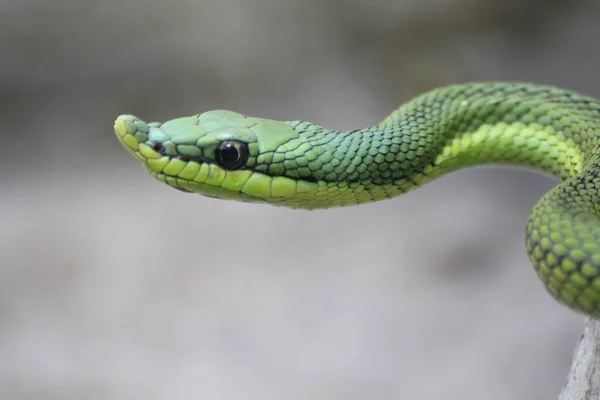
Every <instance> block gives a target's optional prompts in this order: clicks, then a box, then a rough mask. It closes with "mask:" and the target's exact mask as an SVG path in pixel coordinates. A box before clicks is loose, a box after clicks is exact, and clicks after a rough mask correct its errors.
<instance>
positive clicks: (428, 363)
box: [0, 0, 600, 400]
mask: <svg viewBox="0 0 600 400" xmlns="http://www.w3.org/2000/svg"><path fill="white" fill-rule="evenodd" d="M599 17H600V3H599V2H597V1H592V0H590V1H582V0H578V1H576V0H572V1H569V2H563V1H558V0H556V1H549V0H529V1H522V0H519V1H517V0H514V1H503V2H493V1H488V0H436V1H434V0H368V1H367V0H365V1H362V0H361V1H359V0H356V1H339V0H219V1H206V0H204V1H186V0H172V1H166V0H146V1H142V0H125V1H116V0H110V1H108V0H107V1H83V0H77V1H75V0H55V1H51V2H50V1H46V2H44V1H34V0H18V1H16V0H13V1H9V0H4V1H0V105H1V107H0V135H1V136H0V137H1V141H0V144H1V145H0V160H1V161H0V162H1V164H0V165H1V168H0V182H1V189H0V221H1V224H2V225H1V228H2V229H0V398H2V399H7V400H11V399H61V400H63V399H64V400H66V399H118V400H121V399H189V398H195V399H198V398H200V399H211V400H212V399H216V400H221V399H223V400H229V399H260V400H267V399H290V400H292V399H328V400H334V399H400V398H401V399H431V398H447V399H459V398H460V399H481V398H485V399H491V400H494V399H508V398H510V399H513V400H516V399H527V400H535V399H550V398H556V396H557V395H558V392H559V391H560V389H561V387H562V385H563V383H564V380H565V377H566V374H567V371H568V369H569V366H570V361H571V355H572V352H573V349H574V348H575V345H576V343H577V340H578V338H579V335H580V332H581V330H582V322H583V317H581V316H579V315H575V314H574V313H572V312H570V311H569V310H567V309H566V308H564V307H562V306H560V305H558V304H557V303H555V302H554V300H552V299H551V297H550V296H549V295H547V294H546V293H545V291H544V289H543V287H542V286H541V284H540V283H539V282H538V280H537V278H536V277H535V274H534V272H533V269H532V268H531V266H530V264H529V262H528V260H527V258H526V254H525V249H524V244H523V238H524V226H525V222H526V219H527V216H528V214H529V211H530V209H531V207H532V206H533V205H534V204H535V203H536V201H537V200H538V199H539V198H540V197H541V196H542V195H543V194H544V193H545V192H546V191H547V190H549V189H550V188H551V187H552V186H553V185H555V184H556V181H555V180H553V179H551V178H549V177H545V176H542V175H539V174H534V173H528V172H524V171H520V170H511V169H498V168H477V169H472V170H466V171H461V172H458V173H455V174H453V175H450V176H447V177H444V178H443V179H441V180H439V181H436V182H434V183H432V184H430V185H428V186H426V187H425V188H423V189H421V190H419V191H416V192H412V193H410V194H408V195H406V196H405V197H402V198H398V199H394V200H390V201H386V202H381V203H378V204H372V205H365V206H361V207H358V208H346V209H338V210H330V211H326V212H302V211H291V210H285V209H279V208H275V207H268V206H259V205H249V204H242V203H233V202H224V201H217V200H213V199H208V198H203V197H201V196H197V195H187V194H183V193H181V192H177V191H175V190H172V189H171V188H169V187H167V186H166V185H162V184H160V183H158V182H156V181H154V180H152V179H151V178H150V177H148V176H147V175H146V174H145V172H144V171H143V170H142V168H141V166H140V165H139V164H138V162H137V161H136V160H134V159H133V158H131V157H130V156H129V155H128V154H127V153H126V152H125V151H124V150H123V149H122V148H120V146H119V144H118V142H117V140H116V138H115V137H114V134H113V132H112V124H113V121H114V118H115V117H116V116H117V115H118V114H120V113H133V114H136V115H138V116H139V117H141V118H143V119H146V120H158V121H162V120H165V119H171V118H175V117H179V116H185V115H191V114H195V113H198V112H201V111H205V110H209V109H216V108H226V109H233V110H235V111H238V112H242V113H245V114H248V115H253V116H261V117H270V118H276V119H283V120H289V119H304V120H309V121H313V122H316V123H319V124H322V125H325V126H327V127H331V128H338V129H345V128H356V127H363V126H366V125H370V124H373V123H376V122H378V121H379V120H380V119H381V118H383V117H384V116H386V115H387V114H388V113H389V112H391V111H392V110H393V109H394V108H395V107H396V106H397V105H398V104H400V103H401V102H404V101H406V100H408V99H409V98H411V97H413V96H415V95H417V94H418V93H421V92H422V91H424V90H428V89H431V88H433V87H437V86H440V85H445V84H449V83H455V82H464V81H473V80H496V79H503V80H526V81H533V82H539V83H549V84H554V85H558V86H563V87H566V88H570V89H576V90H580V91H583V92H585V93H586V94H590V95H595V96H600V79H599V78H598V76H599V71H600V40H598V38H599V37H600V25H599V24H598V20H599Z"/></svg>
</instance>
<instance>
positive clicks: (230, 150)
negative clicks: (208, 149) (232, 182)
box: [215, 141, 248, 170]
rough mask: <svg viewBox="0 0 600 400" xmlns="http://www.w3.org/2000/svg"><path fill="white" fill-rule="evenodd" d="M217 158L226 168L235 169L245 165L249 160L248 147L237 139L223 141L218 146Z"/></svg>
mask: <svg viewBox="0 0 600 400" xmlns="http://www.w3.org/2000/svg"><path fill="white" fill-rule="evenodd" d="M215 159H216V161H217V163H219V165H220V166H221V167H223V168H225V169H229V170H234V169H239V168H241V167H243V166H244V165H245V164H246V160H248V147H247V146H246V144H245V143H242V142H236V141H226V142H221V144H219V147H217V152H216V154H215Z"/></svg>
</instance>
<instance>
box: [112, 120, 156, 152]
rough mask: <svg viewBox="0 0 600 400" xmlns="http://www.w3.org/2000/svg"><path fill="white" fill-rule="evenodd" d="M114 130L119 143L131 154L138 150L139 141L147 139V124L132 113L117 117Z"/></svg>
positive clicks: (142, 141)
mask: <svg viewBox="0 0 600 400" xmlns="http://www.w3.org/2000/svg"><path fill="white" fill-rule="evenodd" d="M114 130H115V134H116V135H117V138H118V139H119V141H120V142H121V144H122V145H123V146H124V147H125V148H126V149H127V150H128V151H129V152H130V153H132V154H133V153H135V152H136V151H138V147H139V144H140V143H144V142H146V141H147V140H148V132H149V127H148V125H147V124H146V123H145V122H144V121H142V120H141V119H139V118H137V117H135V116H133V115H128V114H124V115H120V116H119V117H117V119H116V120H115V125H114Z"/></svg>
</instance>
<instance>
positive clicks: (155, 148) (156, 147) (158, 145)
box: [152, 143, 163, 152]
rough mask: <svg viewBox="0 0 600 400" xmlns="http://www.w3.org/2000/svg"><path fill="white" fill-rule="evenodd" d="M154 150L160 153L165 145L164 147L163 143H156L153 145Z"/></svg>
mask: <svg viewBox="0 0 600 400" xmlns="http://www.w3.org/2000/svg"><path fill="white" fill-rule="evenodd" d="M152 148H153V149H154V151H158V152H160V151H162V149H163V145H162V143H154V144H153V145H152Z"/></svg>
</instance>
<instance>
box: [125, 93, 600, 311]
mask: <svg viewBox="0 0 600 400" xmlns="http://www.w3.org/2000/svg"><path fill="white" fill-rule="evenodd" d="M114 130H115V133H116V135H117V138H118V139H119V141H120V142H121V143H122V144H123V146H124V147H125V149H127V151H128V152H129V153H131V154H132V155H133V156H135V157H136V158H137V159H138V160H139V161H141V163H142V164H143V166H144V168H145V169H146V171H147V172H148V173H149V174H150V175H152V176H153V177H154V178H156V179H158V180H159V181H161V182H164V183H166V184H168V185H170V186H172V187H174V188H176V189H179V190H182V191H184V192H192V193H200V194H202V195H205V196H210V197H216V198H221V199H232V200H239V201H247V202H256V203H268V204H274V205H278V206H285V207H291V208H298V209H324V208H330V207H336V206H350V205H357V204H363V203H368V202H373V201H378V200H384V199H389V198H392V197H394V196H397V195H400V194H403V193H406V192H408V191H410V190H412V189H415V188H418V187H420V186H422V185H424V184H425V183H427V182H430V181H432V180H433V179H435V178H438V177H440V176H442V175H445V174H447V173H449V172H452V171H456V170H457V169H459V168H464V167H468V166H474V165H478V164H490V163H493V164H511V165H519V166H526V167H529V168H533V169H536V170H540V171H543V172H546V173H549V174H552V175H554V176H556V177H558V178H560V179H561V180H562V182H561V183H560V184H558V185H557V186H556V187H555V188H554V189H552V190H551V191H550V192H548V193H547V194H546V195H545V196H543V197H542V199H541V200H540V201H539V202H538V203H537V204H536V205H535V207H534V208H533V210H532V212H531V215H530V217H529V219H528V221H527V226H526V230H525V237H526V248H527V252H528V255H529V259H530V261H531V263H532V264H533V266H534V268H535V270H536V272H537V275H538V276H539V278H540V279H541V280H542V282H543V283H544V285H545V287H546V289H547V290H548V292H550V293H551V294H552V296H553V297H554V298H555V299H556V300H558V301H559V302H560V303H563V304H566V305H567V306H569V307H570V308H571V309H573V310H575V311H577V312H581V313H584V314H587V315H589V316H600V214H599V213H600V102H598V101H597V100H595V99H593V98H591V97H587V96H585V95H582V94H579V93H576V92H573V91H569V90H563V89H560V88H556V87H552V86H546V85H537V84H528V83H520V82H475V83H467V84H457V85H451V86H447V87H442V88H438V89H434V90H431V91H429V92H425V93H423V94H421V95H419V96H417V97H415V98H414V99H412V100H410V101H408V102H406V103H404V104H403V105H401V106H400V107H399V108H398V109H396V110H395V111H394V112H392V113H391V114H390V115H389V116H388V117H386V118H385V119H384V120H383V121H382V122H381V123H379V124H377V125H374V126H369V127H367V128H363V129H356V130H350V131H336V130H329V129H326V128H324V127H322V126H319V125H316V124H313V123H310V122H306V121H285V122H284V121H275V120H270V119H263V118H252V117H247V116H244V115H241V114H238V113H235V112H231V111H223V110H215V111H208V112H204V113H201V114H196V115H193V116H189V117H183V118H177V119H173V120H170V121H167V122H164V123H158V122H153V123H145V122H143V121H142V120H140V119H138V118H136V117H134V116H132V115H121V116H119V117H118V118H117V120H116V122H115V126H114Z"/></svg>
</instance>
